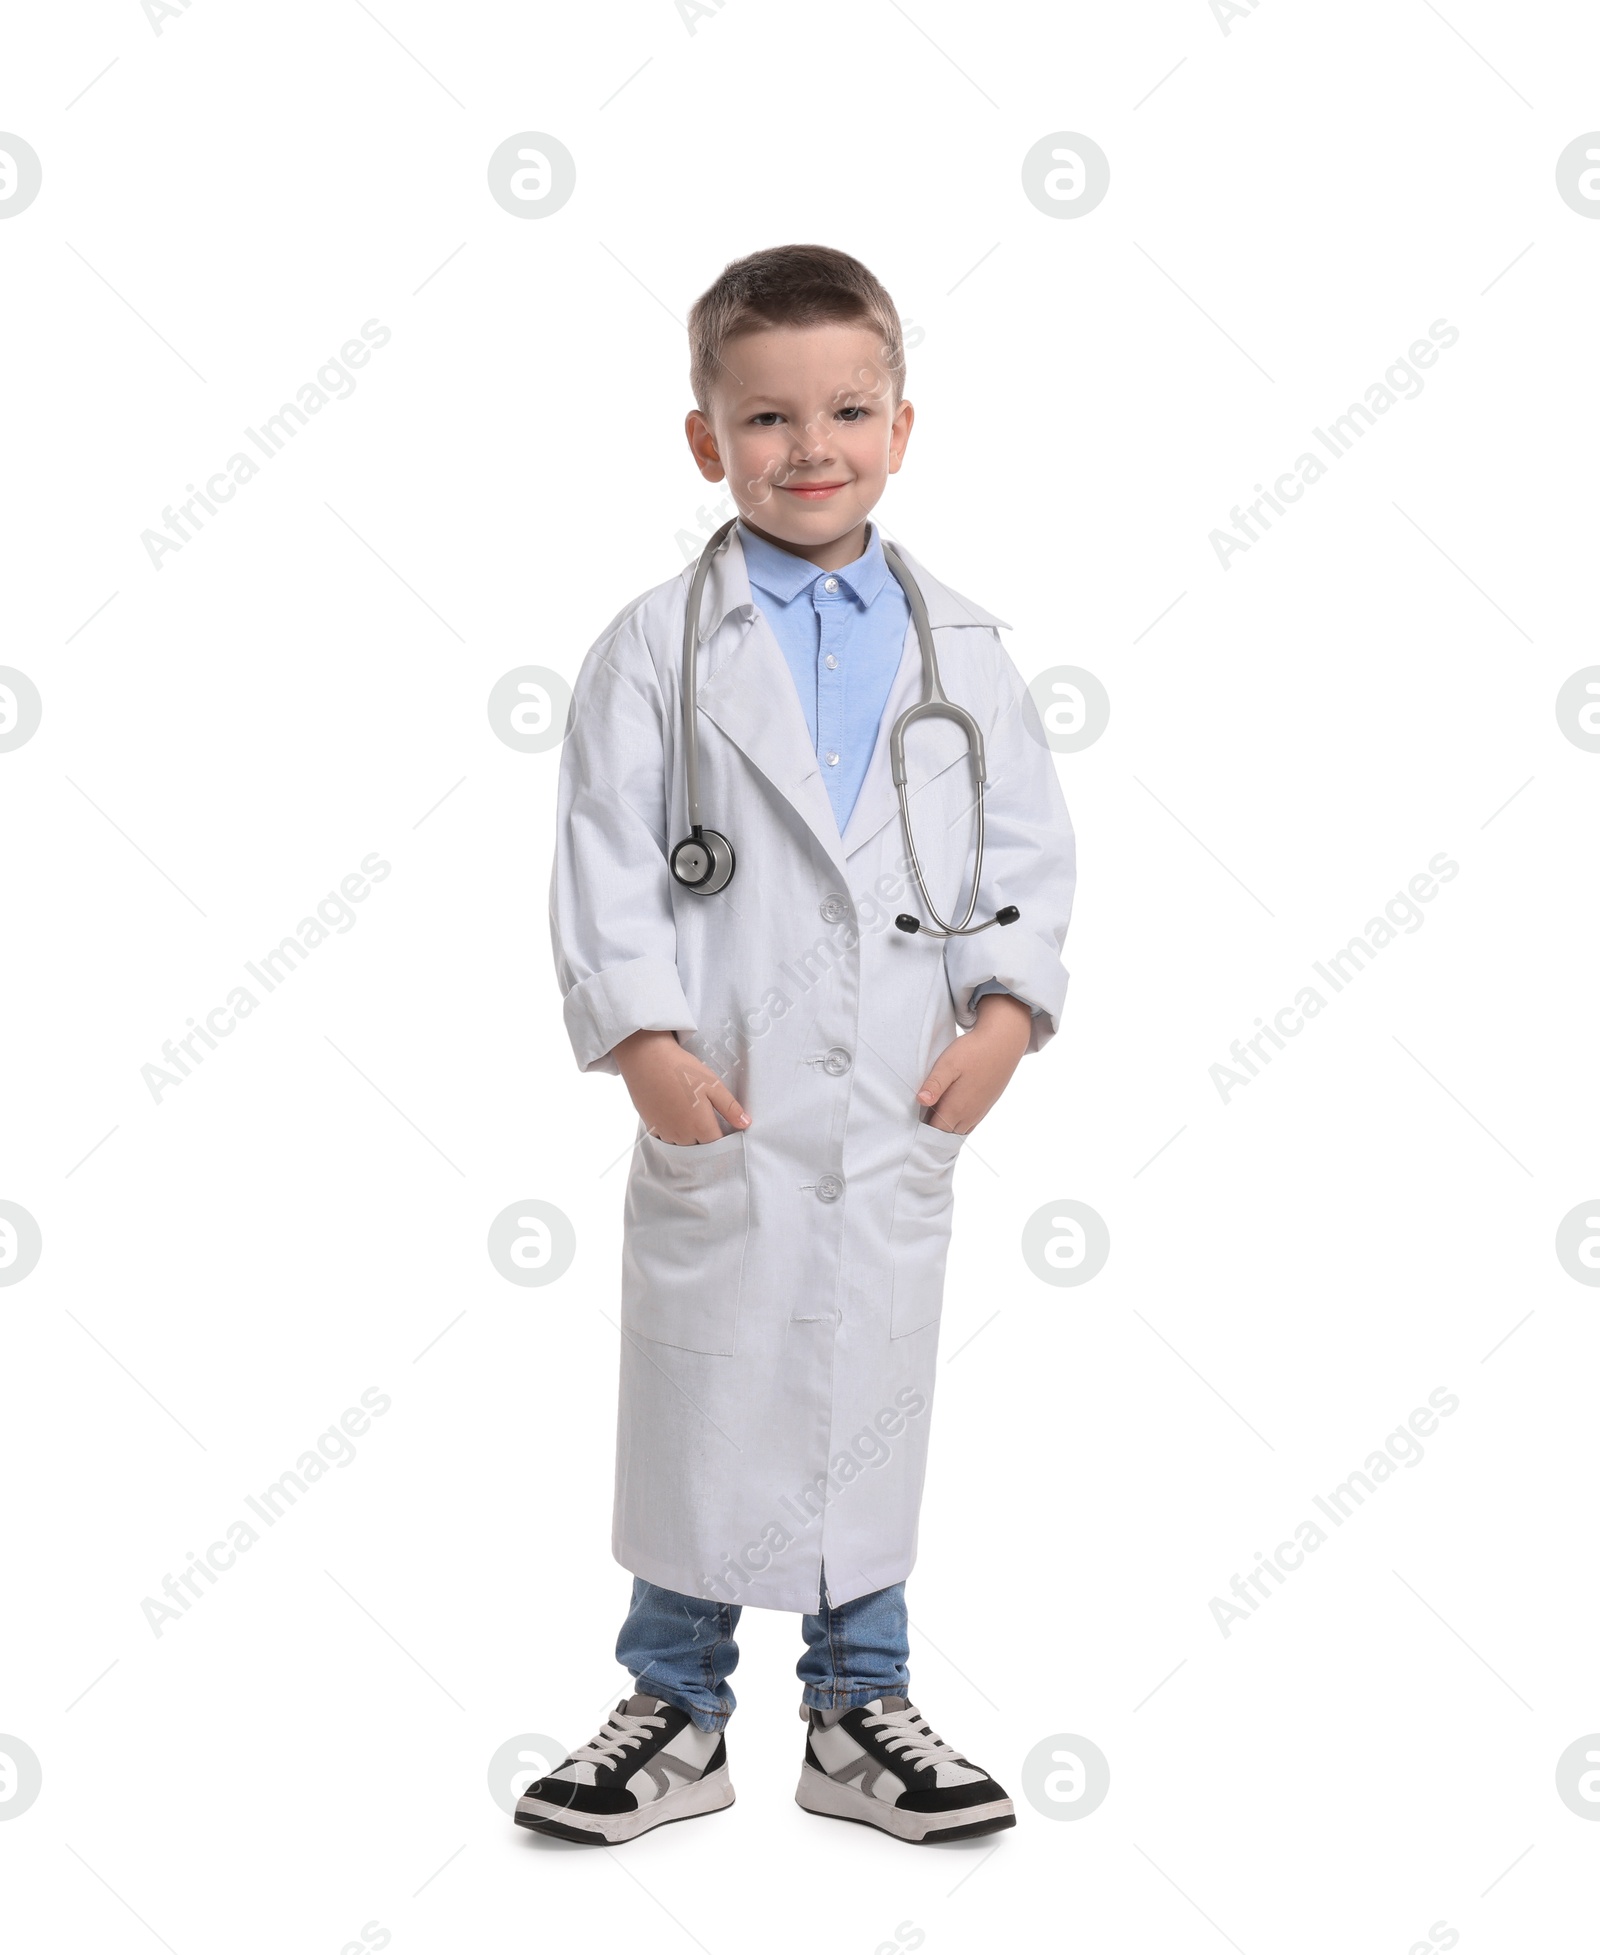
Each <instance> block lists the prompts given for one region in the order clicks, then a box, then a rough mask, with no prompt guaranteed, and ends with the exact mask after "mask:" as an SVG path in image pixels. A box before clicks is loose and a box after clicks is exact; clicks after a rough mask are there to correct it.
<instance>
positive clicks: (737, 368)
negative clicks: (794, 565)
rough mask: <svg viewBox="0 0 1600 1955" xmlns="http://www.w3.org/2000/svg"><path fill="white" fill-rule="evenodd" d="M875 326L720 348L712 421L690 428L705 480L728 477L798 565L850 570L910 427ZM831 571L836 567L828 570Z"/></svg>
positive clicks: (813, 330) (748, 338) (694, 422)
mask: <svg viewBox="0 0 1600 1955" xmlns="http://www.w3.org/2000/svg"><path fill="white" fill-rule="evenodd" d="M881 347H882V342H881V341H880V339H879V336H878V334H877V332H876V331H875V330H874V328H872V327H871V326H858V325H849V326H846V325H825V326H769V327H764V328H763V329H762V330H761V331H760V332H753V333H743V334H741V335H740V336H739V337H738V338H737V339H733V340H730V341H729V342H728V343H727V345H725V346H724V347H723V349H722V360H723V364H722V366H721V368H720V369H719V370H718V378H717V382H716V385H715V386H714V388H713V390H712V397H711V413H710V416H709V418H708V417H707V416H706V415H704V414H702V413H701V412H700V410H699V409H698V408H695V409H694V410H693V412H691V413H690V415H689V417H688V420H687V422H686V423H685V432H686V434H687V435H688V437H689V447H690V450H691V452H692V453H693V455H694V458H695V462H696V464H697V466H698V467H699V470H700V473H701V474H702V475H703V476H704V477H705V478H706V480H707V481H708V482H720V481H722V480H723V479H724V477H726V479H727V483H728V488H729V492H730V493H731V495H732V496H733V499H734V502H735V503H736V504H737V506H738V510H739V514H740V515H741V516H743V517H744V519H745V520H746V522H748V523H749V524H750V526H751V528H752V529H755V530H757V531H759V532H760V534H761V535H763V536H767V537H770V538H771V539H772V541H773V542H775V543H779V544H782V545H783V546H785V547H786V548H788V549H791V550H793V551H795V552H796V554H797V555H800V556H805V557H813V556H815V557H816V558H817V560H819V561H820V559H821V557H824V556H832V555H837V553H838V546H839V545H840V544H841V542H843V543H844V545H845V546H846V551H847V554H844V555H839V556H838V564H843V563H848V562H851V561H853V558H854V557H855V556H858V555H859V554H860V546H861V545H862V544H864V541H865V529H864V524H865V522H866V518H867V514H868V512H869V511H870V510H871V509H872V507H873V505H874V504H875V503H876V502H877V500H878V498H879V497H880V496H881V495H882V494H883V490H884V484H885V483H886V482H887V480H888V478H889V477H890V476H891V475H893V474H894V473H896V471H897V470H898V469H899V467H900V462H901V458H902V457H903V455H904V454H905V447H906V442H907V441H908V440H909V438H910V435H911V423H912V419H913V414H912V407H911V403H910V402H909V401H902V402H901V403H900V405H899V407H898V408H896V407H895V405H894V380H893V376H892V375H891V374H890V373H889V372H888V371H887V370H886V368H885V367H884V366H883V363H882V360H881V358H880V353H881ZM828 567H830V568H837V567H838V566H837V564H832V565H829V566H828Z"/></svg>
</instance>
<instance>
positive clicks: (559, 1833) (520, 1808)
mask: <svg viewBox="0 0 1600 1955" xmlns="http://www.w3.org/2000/svg"><path fill="white" fill-rule="evenodd" d="M732 1804H733V1784H732V1781H731V1780H730V1779H729V1777H728V1768H727V1766H726V1765H722V1766H719V1767H718V1769H717V1770H716V1771H714V1772H708V1773H707V1774H706V1776H705V1777H704V1778H702V1779H696V1780H695V1782H694V1783H693V1785H680V1786H678V1787H677V1788H676V1789H675V1790H673V1791H671V1792H665V1793H663V1794H662V1796H661V1797H660V1798H659V1799H652V1800H651V1802H650V1804H649V1805H647V1806H640V1807H639V1808H638V1809H637V1810H636V1811H634V1812H605V1813H584V1812H574V1810H573V1809H572V1807H571V1806H557V1805H552V1804H551V1802H550V1801H549V1800H548V1799H529V1798H526V1797H524V1798H521V1799H519V1800H518V1801H517V1810H516V1821H517V1824H518V1825H519V1826H531V1827H532V1828H533V1830H534V1831H535V1832H538V1833H553V1834H554V1835H555V1836H556V1837H557V1838H558V1839H563V1840H593V1841H594V1842H595V1843H596V1844H597V1845H604V1846H617V1845H619V1844H620V1843H621V1842H622V1841H623V1840H631V1839H636V1838H637V1837H638V1835H639V1834H640V1833H648V1832H650V1831H651V1830H652V1829H653V1828H655V1827H657V1826H665V1825H668V1824H669V1823H670V1822H671V1821H672V1820H674V1819H698V1818H699V1817H700V1816H701V1814H702V1813H708V1812H721V1810H722V1809H723V1807H724V1806H731V1805H732Z"/></svg>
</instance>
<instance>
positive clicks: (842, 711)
mask: <svg viewBox="0 0 1600 1955" xmlns="http://www.w3.org/2000/svg"><path fill="white" fill-rule="evenodd" d="M867 527H868V542H867V547H866V549H865V550H864V551H863V552H862V554H861V555H860V556H859V557H857V558H856V560H855V562H854V563H850V564H846V565H845V566H844V567H843V568H842V569H840V570H819V569H818V568H817V566H816V565H815V564H814V563H812V562H811V561H810V560H809V559H808V558H806V557H797V556H795V554H794V553H793V552H792V551H790V550H780V549H779V548H778V546H777V545H776V544H775V543H769V542H768V541H767V539H766V538H765V537H764V536H757V535H756V533H755V531H754V530H752V529H751V528H749V526H748V525H747V524H746V523H744V522H742V521H741V522H740V524H739V541H740V542H741V543H742V544H743V545H744V560H745V568H746V569H747V570H748V571H749V573H750V587H751V590H752V592H753V593H754V594H755V597H756V602H757V604H759V605H760V607H761V615H762V616H763V617H764V618H765V619H766V621H767V623H768V624H769V625H771V627H772V635H773V637H774V638H776V639H777V641H778V646H779V649H780V650H781V651H782V653H783V656H784V659H785V661H786V663H787V664H788V667H789V670H790V672H791V673H793V675H794V684H795V690H796V692H798V693H799V695H800V704H801V706H802V707H803V708H804V710H805V716H806V731H807V732H808V733H809V734H810V736H811V745H812V747H813V749H814V750H815V752H816V756H817V759H818V760H819V761H820V762H821V763H822V780H823V785H824V786H825V787H826V788H827V790H828V799H829V800H830V801H831V802H832V803H833V818H834V820H835V821H836V822H837V823H838V824H839V833H840V834H841V835H842V834H843V833H844V830H845V824H846V823H847V822H848V821H849V819H850V811H851V809H852V808H854V806H855V805H856V798H857V796H858V795H859V794H860V792H861V783H862V782H863V781H864V780H865V779H866V777H867V766H868V763H869V762H870V761H871V759H872V750H873V747H874V746H875V745H876V743H877V738H878V723H879V721H880V720H881V719H882V718H883V709H884V706H885V705H886V704H887V702H888V698H889V688H890V687H891V686H892V685H893V684H894V677H895V674H896V673H897V672H898V671H899V670H900V658H901V654H902V653H903V651H904V650H905V642H906V627H907V625H909V624H910V622H911V607H910V605H908V604H907V602H906V594H905V592H904V591H903V590H901V588H900V584H899V581H898V579H897V578H896V577H895V575H894V573H893V572H892V571H891V570H890V568H889V566H888V564H887V563H886V562H885V561H884V555H883V546H882V544H880V543H879V541H878V531H877V526H876V525H875V524H870V523H869V524H868V526H867Z"/></svg>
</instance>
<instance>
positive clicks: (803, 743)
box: [698, 564, 887, 882]
mask: <svg viewBox="0 0 1600 1955" xmlns="http://www.w3.org/2000/svg"><path fill="white" fill-rule="evenodd" d="M719 567H720V566H719ZM743 574H744V573H743V566H742V564H741V567H740V575H741V576H742V575H743ZM708 581H709V580H708ZM713 650H714V657H713V660H712V670H711V671H710V673H709V674H708V675H707V676H705V677H704V678H702V679H701V681H700V684H699V688H698V691H699V699H700V711H701V712H702V713H703V714H704V715H705V717H706V718H707V719H708V720H710V721H711V722H712V724H713V725H714V726H716V727H718V728H719V729H720V730H721V731H722V732H723V733H725V734H726V735H727V736H728V738H729V739H730V740H731V741H732V742H733V743H734V745H735V746H736V747H738V748H739V750H740V752H741V753H743V754H744V755H745V757H746V758H747V759H748V760H749V761H750V762H751V763H752V764H753V765H754V766H756V767H757V768H759V769H760V771H761V773H762V774H763V775H765V777H766V778H767V779H768V780H769V781H770V782H771V783H772V785H773V786H774V787H775V788H776V789H777V790H778V792H779V793H780V794H781V795H782V796H783V798H784V799H785V800H786V801H787V802H788V803H789V805H790V806H791V807H792V808H793V809H794V811H795V813H796V814H798V815H799V817H800V819H801V820H802V821H803V822H804V823H805V825H806V827H807V828H808V829H809V830H810V831H811V833H812V835H813V836H814V837H815V838H816V841H817V845H818V847H820V848H821V849H822V851H823V853H824V854H825V855H826V856H827V858H828V860H829V861H830V862H831V863H832V864H833V866H834V868H835V869H836V870H837V871H838V873H839V880H840V881H841V882H842V881H843V879H844V874H845V867H844V851H843V849H842V847H841V846H840V836H839V824H838V822H837V821H836V820H835V819H834V813H833V803H832V802H831V801H830V800H829V799H828V790H827V789H826V787H824V786H823V783H822V769H821V767H820V766H819V764H818V762H817V756H816V753H815V752H814V751H813V749H812V746H811V736H810V733H809V731H808V729H807V727H806V716H805V709H804V707H803V706H802V705H801V704H800V695H799V693H798V692H797V691H796V690H795V683H794V676H793V674H792V673H791V672H790V670H789V667H788V664H787V663H786V661H785V659H784V656H783V653H782V651H781V650H780V649H779V646H778V641H777V639H776V638H774V637H773V635H772V627H771V626H770V625H769V624H768V623H767V621H766V619H765V618H764V617H763V616H762V615H761V613H760V612H759V611H758V610H756V609H755V608H754V606H753V605H749V606H747V607H746V609H745V610H744V611H743V612H742V613H741V614H740V615H738V616H736V617H734V616H730V617H728V618H726V619H725V620H724V621H723V625H722V627H721V630H720V632H719V633H718V634H717V637H716V640H715V642H714V646H713V644H712V643H708V644H706V645H704V646H702V648H701V653H700V657H701V661H702V664H704V662H705V658H706V653H707V652H708V651H713ZM885 764H887V763H885ZM705 819H706V820H707V821H708V822H710V824H711V825H712V827H716V826H717V818H716V811H715V809H713V808H711V807H709V806H707V807H706V808H705ZM734 846H735V847H736V848H737V846H738V843H737V841H735V843H734Z"/></svg>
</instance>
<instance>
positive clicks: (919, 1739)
mask: <svg viewBox="0 0 1600 1955" xmlns="http://www.w3.org/2000/svg"><path fill="white" fill-rule="evenodd" d="M863 1723H864V1724H865V1725H867V1726H877V1727H879V1730H878V1736H879V1738H880V1739H881V1740H882V1742H883V1743H884V1744H886V1745H887V1746H888V1747H889V1749H890V1750H891V1751H894V1752H897V1753H899V1754H901V1755H903V1756H904V1758H905V1761H906V1763H907V1764H908V1765H942V1764H955V1763H965V1760H963V1759H962V1757H961V1753H960V1752H959V1751H957V1750H956V1748H955V1746H954V1745H947V1744H946V1743H945V1741H944V1739H943V1738H941V1737H940V1736H939V1734H938V1732H937V1731H935V1730H934V1729H933V1727H932V1726H931V1725H930V1724H929V1723H928V1720H927V1719H926V1718H925V1717H924V1716H923V1715H922V1713H921V1711H919V1710H918V1709H917V1707H916V1705H915V1704H907V1706H906V1707H905V1709H904V1710H903V1711H879V1712H877V1713H876V1714H875V1715H874V1716H872V1717H869V1718H865V1719H863Z"/></svg>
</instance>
